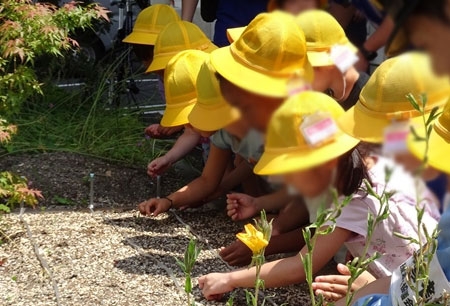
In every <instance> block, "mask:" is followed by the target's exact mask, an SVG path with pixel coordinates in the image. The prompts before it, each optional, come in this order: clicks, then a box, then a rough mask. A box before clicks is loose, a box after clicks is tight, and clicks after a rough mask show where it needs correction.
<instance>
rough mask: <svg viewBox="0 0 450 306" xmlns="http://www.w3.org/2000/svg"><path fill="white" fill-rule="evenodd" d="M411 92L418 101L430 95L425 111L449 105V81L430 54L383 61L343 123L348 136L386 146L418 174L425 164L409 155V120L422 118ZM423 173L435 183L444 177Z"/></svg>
mask: <svg viewBox="0 0 450 306" xmlns="http://www.w3.org/2000/svg"><path fill="white" fill-rule="evenodd" d="M409 93H411V94H412V95H413V96H414V97H415V98H416V99H418V100H420V95H421V94H422V93H426V94H427V100H428V102H427V104H426V108H425V112H429V111H431V109H433V108H434V107H442V106H443V105H444V104H445V103H446V102H447V99H448V96H449V95H450V84H449V80H448V78H446V77H438V76H436V75H435V74H434V73H433V71H432V67H431V62H430V58H429V57H428V56H427V55H426V54H423V53H419V52H409V53H405V54H403V55H400V56H398V57H394V58H391V59H388V60H386V61H385V62H383V63H382V64H381V65H380V66H379V67H378V68H377V69H376V70H375V72H374V74H373V75H372V76H371V78H370V80H369V81H368V83H367V84H366V86H365V87H364V88H363V90H362V91H361V94H360V98H359V100H358V102H357V103H356V105H355V106H354V107H352V108H351V109H350V110H348V111H347V112H346V114H345V115H344V116H342V118H341V119H340V120H339V124H340V125H341V127H342V129H343V130H344V131H345V132H346V133H348V134H350V135H352V136H354V137H356V138H358V139H360V140H363V141H366V142H371V143H377V144H381V143H383V151H385V153H388V154H389V155H391V156H393V157H394V158H395V159H396V161H397V162H398V163H400V164H402V165H403V166H404V167H405V168H406V170H408V171H410V172H415V171H416V170H417V168H418V167H419V166H420V164H421V162H420V161H419V160H417V159H415V158H413V156H412V155H411V154H410V153H409V152H408V150H407V147H406V139H407V136H408V134H409V131H410V127H409V125H410V122H409V119H411V118H414V117H418V116H420V112H418V111H416V110H415V109H414V108H413V106H412V104H411V103H410V101H409V100H408V99H407V97H406V95H407V94H409ZM423 174H424V179H426V180H427V181H429V182H431V184H432V183H433V181H434V180H435V179H439V178H442V176H440V175H439V172H437V171H434V170H433V169H428V170H426V171H425V172H424V173H423ZM443 183H444V184H445V180H444V182H443ZM430 186H432V185H430ZM439 193H440V194H439ZM439 193H438V192H436V195H437V196H439V200H440V201H442V200H443V196H444V195H443V194H442V192H439Z"/></svg>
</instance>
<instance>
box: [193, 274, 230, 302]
mask: <svg viewBox="0 0 450 306" xmlns="http://www.w3.org/2000/svg"><path fill="white" fill-rule="evenodd" d="M229 283H230V281H229V277H228V274H227V273H210V274H208V275H203V276H201V277H200V278H199V279H198V287H199V288H200V289H201V290H202V293H203V296H204V297H205V298H206V299H207V300H219V299H221V298H222V296H223V294H224V293H227V292H230V291H232V290H233V289H234V288H233V287H232V286H231V285H230V284H229Z"/></svg>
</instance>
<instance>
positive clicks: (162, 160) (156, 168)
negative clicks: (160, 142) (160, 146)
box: [147, 155, 172, 177]
mask: <svg viewBox="0 0 450 306" xmlns="http://www.w3.org/2000/svg"><path fill="white" fill-rule="evenodd" d="M171 165H172V163H171V162H170V161H169V160H168V159H167V158H166V156H165V155H164V156H161V157H158V158H156V159H154V160H152V161H151V162H150V164H148V166H147V174H148V175H149V176H151V177H155V176H158V175H161V174H163V173H164V172H165V171H166V170H167V169H168V168H169V167H170V166H171Z"/></svg>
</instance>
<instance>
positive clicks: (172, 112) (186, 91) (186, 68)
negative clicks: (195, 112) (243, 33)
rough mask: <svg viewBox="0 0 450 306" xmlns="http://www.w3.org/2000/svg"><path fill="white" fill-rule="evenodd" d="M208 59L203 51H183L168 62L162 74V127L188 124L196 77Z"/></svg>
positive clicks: (193, 100)
mask: <svg viewBox="0 0 450 306" xmlns="http://www.w3.org/2000/svg"><path fill="white" fill-rule="evenodd" d="M208 58H209V54H208V53H205V52H203V51H199V50H185V51H182V52H179V53H178V54H177V55H175V56H174V57H173V58H172V59H171V60H170V61H169V63H168V64H167V68H166V71H165V74H164V89H165V95H166V109H165V111H164V115H163V117H162V119H161V125H162V126H165V127H171V126H180V125H184V124H187V123H189V120H188V115H189V113H190V112H191V110H192V108H193V107H194V105H195V103H196V102H197V92H196V80H197V75H198V72H199V71H200V67H201V66H202V63H203V62H204V61H205V60H207V59H208Z"/></svg>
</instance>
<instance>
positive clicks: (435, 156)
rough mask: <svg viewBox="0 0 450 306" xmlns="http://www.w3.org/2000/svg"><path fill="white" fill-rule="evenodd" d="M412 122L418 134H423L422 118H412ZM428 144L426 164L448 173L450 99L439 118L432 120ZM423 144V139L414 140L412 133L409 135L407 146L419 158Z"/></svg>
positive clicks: (449, 165)
mask: <svg viewBox="0 0 450 306" xmlns="http://www.w3.org/2000/svg"><path fill="white" fill-rule="evenodd" d="M419 119H420V120H419ZM413 124H414V126H415V129H416V131H417V133H418V134H419V136H424V135H425V127H424V126H423V120H422V118H417V119H415V120H413ZM418 127H421V128H418ZM428 144H429V149H428V154H427V156H428V164H429V165H430V166H432V167H433V168H436V169H439V170H441V171H443V172H446V173H448V174H450V163H449V162H448V157H449V156H450V101H449V102H447V104H446V105H445V107H444V110H443V112H442V114H441V115H440V116H439V118H438V119H436V120H435V121H434V130H433V131H432V132H431V134H430V138H429V143H428ZM425 146H426V143H425V141H420V140H416V139H415V137H414V135H413V134H412V133H411V134H410V135H409V137H408V148H409V150H410V151H411V153H413V154H414V155H415V156H416V157H417V158H419V159H421V160H423V159H424V156H425Z"/></svg>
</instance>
